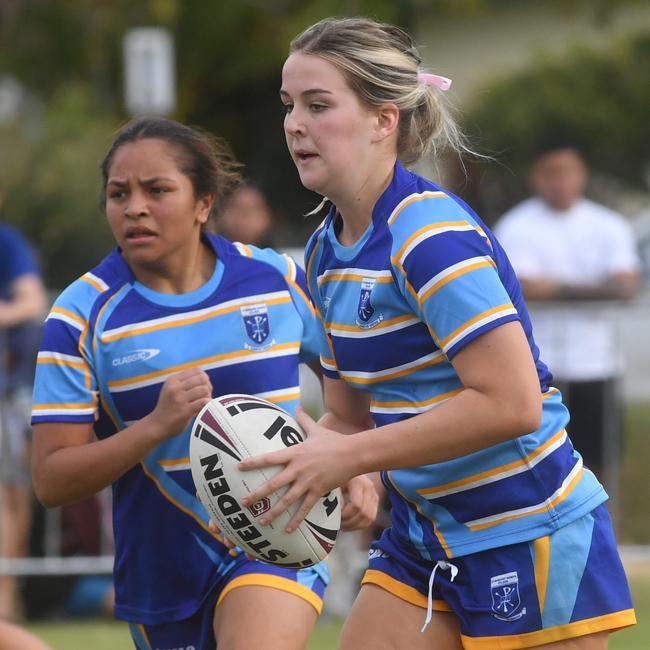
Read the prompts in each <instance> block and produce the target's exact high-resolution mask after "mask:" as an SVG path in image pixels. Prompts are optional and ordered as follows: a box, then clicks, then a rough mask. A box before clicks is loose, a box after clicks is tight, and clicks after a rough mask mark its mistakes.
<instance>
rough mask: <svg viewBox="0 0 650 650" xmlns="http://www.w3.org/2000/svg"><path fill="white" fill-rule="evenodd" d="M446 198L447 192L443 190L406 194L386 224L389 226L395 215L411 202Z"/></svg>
mask: <svg viewBox="0 0 650 650" xmlns="http://www.w3.org/2000/svg"><path fill="white" fill-rule="evenodd" d="M445 198H447V194H445V193H444V192H431V191H427V192H422V193H421V194H412V195H411V196H407V197H406V198H405V199H404V200H403V201H402V202H401V203H400V204H399V205H398V206H397V207H396V208H395V210H393V214H391V215H390V217H388V225H389V226H391V225H392V224H393V223H394V222H395V219H397V217H399V216H400V214H402V211H403V210H404V208H406V207H408V206H409V205H411V203H415V202H416V201H424V200H425V199H445Z"/></svg>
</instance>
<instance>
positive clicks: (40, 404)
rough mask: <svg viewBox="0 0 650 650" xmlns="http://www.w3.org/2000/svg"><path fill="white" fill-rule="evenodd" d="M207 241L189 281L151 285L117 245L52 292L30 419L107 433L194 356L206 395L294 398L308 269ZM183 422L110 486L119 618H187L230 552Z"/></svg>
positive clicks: (308, 320)
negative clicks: (196, 280) (202, 497)
mask: <svg viewBox="0 0 650 650" xmlns="http://www.w3.org/2000/svg"><path fill="white" fill-rule="evenodd" d="M206 241H207V242H208V243H209V245H211V246H212V247H213V248H214V250H215V252H216V255H217V264H216V266H215V271H214V274H213V276H212V277H211V279H210V280H209V281H208V282H207V283H206V284H205V285H204V286H202V287H201V288H199V289H197V290H196V291H194V292H191V293H188V294H182V295H167V294H161V293H158V292H155V291H152V290H151V289H149V288H147V287H145V286H143V285H142V284H140V283H139V282H138V281H137V280H136V279H135V277H134V276H133V274H132V273H131V271H130V269H129V267H128V266H127V265H126V263H125V262H124V260H123V259H122V257H121V255H120V254H119V252H118V251H115V252H113V253H112V254H111V255H109V256H108V257H107V258H105V259H104V260H103V261H102V262H101V264H99V266H97V267H96V268H95V269H93V270H92V271H91V272H89V273H86V274H85V275H83V276H82V277H81V278H79V279H78V280H77V281H75V282H74V283H72V284H71V285H70V286H69V287H68V288H67V289H66V290H65V291H64V292H63V293H62V294H61V296H60V297H59V298H58V299H57V301H56V302H55V304H54V307H53V308H52V310H51V312H50V314H49V316H48V318H47V321H46V324H45V332H44V336H43V341H42V344H41V351H40V353H39V355H38V368H37V372H36V383H35V389H34V406H33V414H32V422H33V423H34V424H38V423H41V422H68V423H93V425H94V429H95V433H96V435H97V436H98V438H106V437H108V436H110V435H112V434H113V433H115V432H116V431H118V430H121V429H123V428H125V427H127V426H128V425H129V424H130V423H133V422H134V421H136V420H139V419H140V418H142V417H143V416H145V415H146V414H148V413H150V412H151V411H152V410H153V408H154V406H155V404H156V402H157V400H158V395H159V393H160V389H161V386H162V383H163V382H164V381H165V379H167V377H169V376H170V375H172V374H175V373H177V372H180V371H181V370H183V369H186V368H189V367H192V366H200V367H201V368H203V369H204V370H205V371H206V372H207V373H208V375H209V376H210V380H211V381H212V385H213V387H214V394H215V396H216V395H222V394H225V393H247V394H255V395H259V396H261V397H265V398H266V399H269V400H271V401H273V402H276V403H278V404H279V405H281V406H282V407H283V408H285V409H287V410H288V411H290V412H293V411H294V410H295V407H296V405H297V404H298V403H299V399H300V393H299V380H298V365H299V362H300V361H312V360H314V359H316V358H317V355H318V335H317V326H316V320H315V319H314V312H313V307H312V305H311V303H310V301H309V299H308V297H307V288H306V283H305V275H304V272H303V271H302V270H301V269H300V268H299V267H297V266H296V264H295V263H294V262H293V261H292V260H291V259H290V258H288V257H285V256H282V255H279V254H278V253H275V252H274V251H271V250H269V249H266V250H259V249H255V248H253V247H248V246H243V245H241V244H238V245H233V244H231V243H229V242H227V241H226V240H225V239H222V238H220V237H216V236H214V235H209V236H208V239H207V240H206ZM189 434H190V427H188V429H187V430H186V431H184V432H183V433H182V434H180V435H178V436H176V437H174V438H172V439H170V440H167V441H166V442H164V443H162V444H161V445H159V446H158V447H157V448H156V449H154V450H153V451H152V452H151V453H150V454H149V455H148V456H147V457H146V458H145V459H144V460H143V461H142V462H141V463H139V464H138V465H136V466H135V467H133V468H132V469H131V470H130V471H128V472H127V473H126V474H125V475H124V476H122V477H121V478H120V479H118V480H117V481H116V482H115V483H114V484H113V510H114V512H113V519H114V530H115V542H116V557H115V583H116V597H117V610H116V611H117V615H118V616H119V617H120V618H125V619H127V620H131V621H134V622H137V623H144V624H152V625H153V624H158V623H165V622H169V621H173V620H179V619H182V618H185V617H187V616H190V615H191V614H192V613H194V612H195V611H196V610H197V608H198V607H199V605H200V604H201V602H202V601H203V599H204V597H205V596H206V594H207V593H208V591H210V589H212V587H214V585H215V584H216V582H217V580H218V579H219V577H220V575H222V573H223V572H224V571H226V570H227V569H228V566H229V565H230V563H231V562H232V556H231V555H230V554H229V552H228V551H227V549H226V548H225V546H223V545H222V544H221V543H219V542H218V540H219V539H221V538H220V537H218V536H216V535H214V534H213V533H211V532H210V531H209V529H208V515H207V512H206V511H205V510H204V508H203V506H202V505H201V504H200V502H199V501H198V500H197V498H196V491H195V488H194V484H193V482H192V477H191V473H190V468H189ZM215 538H216V539H215Z"/></svg>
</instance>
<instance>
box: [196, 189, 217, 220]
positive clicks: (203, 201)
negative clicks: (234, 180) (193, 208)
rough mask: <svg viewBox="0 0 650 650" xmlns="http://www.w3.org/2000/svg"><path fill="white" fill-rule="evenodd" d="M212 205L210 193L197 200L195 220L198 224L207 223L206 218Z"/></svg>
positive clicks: (212, 198) (212, 200)
mask: <svg viewBox="0 0 650 650" xmlns="http://www.w3.org/2000/svg"><path fill="white" fill-rule="evenodd" d="M213 205H214V196H213V195H212V194H206V195H205V196H204V197H202V198H200V199H199V200H198V202H197V215H196V220H197V221H198V222H199V223H200V224H204V223H207V221H208V219H209V218H210V213H211V212H212V206H213Z"/></svg>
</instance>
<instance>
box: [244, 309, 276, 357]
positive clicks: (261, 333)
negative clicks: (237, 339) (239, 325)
mask: <svg viewBox="0 0 650 650" xmlns="http://www.w3.org/2000/svg"><path fill="white" fill-rule="evenodd" d="M240 311H241V317H242V320H243V321H244V329H245V330H246V336H247V337H248V340H247V342H246V344H245V347H246V348H247V349H249V350H250V349H253V350H260V349H263V348H265V347H268V346H270V345H272V344H273V341H268V340H267V339H268V338H269V334H270V333H271V326H270V323H269V309H268V307H267V306H266V305H265V304H259V305H248V306H246V307H241V308H240Z"/></svg>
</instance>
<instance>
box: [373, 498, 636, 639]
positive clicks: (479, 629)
mask: <svg viewBox="0 0 650 650" xmlns="http://www.w3.org/2000/svg"><path fill="white" fill-rule="evenodd" d="M369 557H370V560H369V565H368V570H367V571H366V573H365V575H364V577H363V580H362V584H375V585H378V586H380V587H382V588H383V589H385V590H387V591H389V592H390V593H392V594H394V595H395V596H397V597H399V598H401V599H403V600H406V601H407V602H409V603H412V604H414V605H417V606H419V607H422V608H425V609H426V608H427V606H428V594H429V578H430V577H431V575H432V571H433V569H434V566H435V564H431V563H426V562H425V561H424V560H422V558H415V557H413V556H412V555H407V554H406V553H404V551H402V550H400V547H399V546H398V545H397V544H396V543H395V535H394V534H393V533H392V531H391V529H388V530H386V531H385V532H384V534H383V535H382V537H381V539H380V540H378V541H377V542H375V543H374V544H373V545H372V548H371V550H370V553H369ZM452 577H454V579H453V581H452ZM432 598H433V600H432V607H433V609H434V610H437V611H445V612H453V613H454V614H455V615H456V616H457V617H458V619H459V621H460V627H461V640H462V644H463V647H464V648H467V649H468V650H494V648H500V649H502V650H510V649H516V648H529V647H531V646H537V645H542V644H544V643H552V642H554V641H560V640H562V639H568V638H572V637H577V636H582V635H584V634H593V633H596V632H602V631H606V630H609V631H613V630H616V629H620V628H623V627H627V626H629V625H633V624H634V623H636V618H635V615H634V610H633V608H632V598H631V596H630V591H629V588H628V584H627V579H626V577H625V572H624V570H623V566H622V564H621V560H620V557H619V555H618V551H617V548H616V541H615V539H614V534H613V531H612V525H611V521H610V518H609V513H608V512H607V509H606V508H605V506H603V505H601V506H598V507H597V508H596V509H595V510H594V511H592V512H591V513H589V514H588V515H586V516H585V517H582V518H581V519H578V520H577V521H574V522H572V523H571V524H569V525H567V526H565V527H563V528H561V529H559V530H557V531H556V532H554V533H553V534H551V535H548V536H546V537H541V538H539V539H536V540H533V541H531V542H523V543H520V544H513V545H511V546H503V547H500V548H495V549H490V550H487V551H483V552H480V553H475V554H472V555H467V556H464V557H459V558H451V559H449V560H448V561H447V562H440V563H438V566H437V569H436V573H435V574H434V577H433V589H432ZM424 620H425V613H424V611H423V614H422V622H423V623H424Z"/></svg>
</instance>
